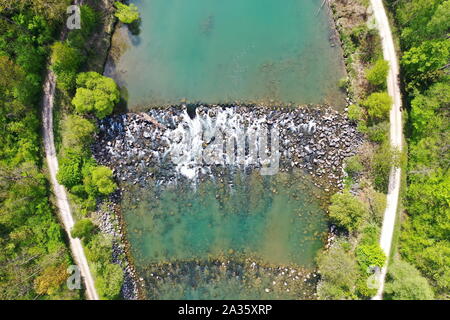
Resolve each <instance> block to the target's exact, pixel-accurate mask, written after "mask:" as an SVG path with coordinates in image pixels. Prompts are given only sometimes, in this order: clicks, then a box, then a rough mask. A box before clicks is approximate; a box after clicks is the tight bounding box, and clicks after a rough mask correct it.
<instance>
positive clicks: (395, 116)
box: [370, 0, 403, 300]
mask: <svg viewBox="0 0 450 320" xmlns="http://www.w3.org/2000/svg"><path fill="white" fill-rule="evenodd" d="M370 3H371V5H372V9H373V13H374V16H375V20H376V22H377V27H378V30H379V32H380V37H381V44H382V47H383V56H384V59H385V60H387V61H388V62H389V66H390V68H389V74H388V78H387V87H388V93H389V95H390V96H391V97H392V99H393V102H394V103H393V106H392V108H391V111H390V115H389V121H390V142H391V146H392V147H394V148H397V149H398V150H400V151H401V150H402V147H403V136H402V133H403V128H402V112H401V108H402V99H401V91H400V86H399V80H398V79H399V64H398V58H397V53H396V51H395V46H394V40H393V38H392V32H391V28H390V26H389V20H388V18H387V15H386V11H385V9H384V6H383V1H382V0H370ZM400 183H401V169H400V168H396V167H392V168H391V172H390V175H389V188H388V194H387V202H386V210H385V212H384V218H383V226H382V228H381V237H380V246H381V249H382V250H383V252H384V253H385V254H386V257H387V261H386V264H385V265H384V267H383V268H382V269H381V274H380V278H379V283H380V286H379V288H378V291H377V294H376V295H375V297H373V300H381V299H383V291H384V282H385V278H386V273H387V266H388V263H389V256H390V253H391V246H392V236H393V234H394V227H395V220H396V213H397V207H398V198H399V193H400Z"/></svg>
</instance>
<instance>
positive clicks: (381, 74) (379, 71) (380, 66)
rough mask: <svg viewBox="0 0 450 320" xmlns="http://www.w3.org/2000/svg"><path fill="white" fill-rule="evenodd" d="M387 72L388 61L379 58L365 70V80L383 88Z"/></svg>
mask: <svg viewBox="0 0 450 320" xmlns="http://www.w3.org/2000/svg"><path fill="white" fill-rule="evenodd" d="M388 72H389V63H388V62H387V61H386V60H383V59H379V60H377V62H375V64H374V65H373V66H372V67H371V68H370V69H369V70H367V72H366V78H367V81H369V83H370V84H371V85H373V86H375V87H377V88H379V89H385V88H386V79H387V75H388Z"/></svg>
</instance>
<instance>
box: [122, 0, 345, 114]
mask: <svg viewBox="0 0 450 320" xmlns="http://www.w3.org/2000/svg"><path fill="white" fill-rule="evenodd" d="M131 2H132V3H135V4H136V5H137V6H138V7H139V8H140V11H141V16H142V25H141V33H140V35H139V36H131V46H130V48H129V49H128V50H127V51H126V52H125V53H124V54H123V56H122V57H121V59H120V60H119V61H118V63H117V66H116V67H117V68H116V74H115V75H114V77H115V78H117V79H118V80H119V82H120V83H122V84H123V85H124V86H126V88H127V90H128V95H129V101H128V102H129V107H130V109H131V110H133V108H136V107H137V106H140V107H143V106H148V105H161V104H178V103H179V102H180V101H184V100H186V101H188V102H203V103H208V104H212V103H224V102H232V101H241V102H261V103H269V102H271V101H277V102H283V103H290V102H293V103H301V104H305V103H323V102H328V103H329V104H340V103H342V99H343V96H342V94H341V93H340V92H339V89H338V86H337V83H338V81H339V79H341V78H342V77H343V76H344V67H343V63H342V53H341V49H340V47H339V46H338V45H336V46H334V45H333V46H332V44H331V43H330V37H332V35H333V34H334V33H333V32H332V30H331V28H330V24H329V15H328V13H327V12H326V10H325V9H322V10H320V11H319V8H320V5H321V3H322V0H283V1H280V0H226V1H223V0H189V1H186V0H132V1H131Z"/></svg>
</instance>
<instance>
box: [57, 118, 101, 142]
mask: <svg viewBox="0 0 450 320" xmlns="http://www.w3.org/2000/svg"><path fill="white" fill-rule="evenodd" d="M96 130H97V128H96V126H95V124H93V123H92V122H91V121H89V120H87V119H85V118H83V117H81V116H79V115H76V114H71V115H69V116H68V117H67V119H66V120H65V121H64V123H63V136H64V145H65V147H69V148H74V147H80V146H81V147H82V148H83V149H84V148H89V145H90V144H91V143H92V141H93V135H94V133H95V131H96Z"/></svg>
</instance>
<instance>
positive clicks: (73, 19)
mask: <svg viewBox="0 0 450 320" xmlns="http://www.w3.org/2000/svg"><path fill="white" fill-rule="evenodd" d="M66 12H67V14H68V15H69V17H68V18H67V22H66V26H67V29H69V30H79V29H81V9H80V6H77V5H73V6H69V7H67V11H66Z"/></svg>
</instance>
